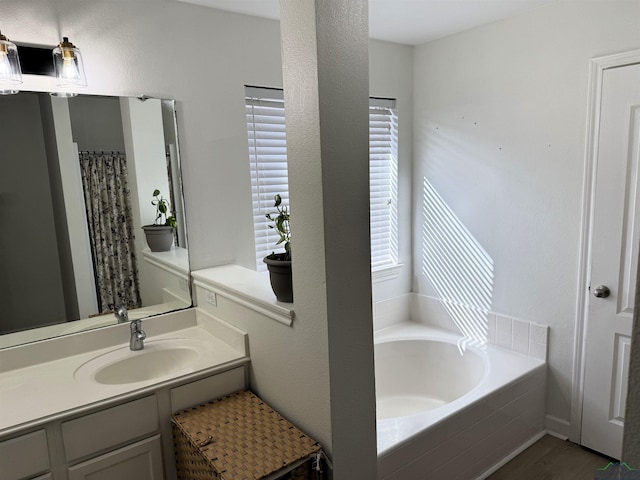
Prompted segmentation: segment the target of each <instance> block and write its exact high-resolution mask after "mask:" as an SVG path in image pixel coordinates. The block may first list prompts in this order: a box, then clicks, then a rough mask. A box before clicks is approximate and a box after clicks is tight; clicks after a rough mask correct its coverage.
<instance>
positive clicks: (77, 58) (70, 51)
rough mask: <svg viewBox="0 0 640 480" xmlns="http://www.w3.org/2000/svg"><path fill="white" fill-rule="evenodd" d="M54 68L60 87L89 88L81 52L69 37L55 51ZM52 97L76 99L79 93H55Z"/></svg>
mask: <svg viewBox="0 0 640 480" xmlns="http://www.w3.org/2000/svg"><path fill="white" fill-rule="evenodd" d="M53 67H54V69H55V73H56V77H57V78H58V86H59V87H62V88H68V89H76V88H79V87H86V86H87V78H86V77H85V75H84V65H83V63H82V56H81V55H80V50H78V48H76V46H75V45H74V44H73V43H71V42H70V41H69V39H68V38H67V37H64V38H63V39H62V42H60V44H59V45H58V46H57V47H56V48H54V49H53ZM52 95H55V96H58V97H74V96H76V95H77V93H76V92H75V91H74V90H63V91H60V92H54V93H52Z"/></svg>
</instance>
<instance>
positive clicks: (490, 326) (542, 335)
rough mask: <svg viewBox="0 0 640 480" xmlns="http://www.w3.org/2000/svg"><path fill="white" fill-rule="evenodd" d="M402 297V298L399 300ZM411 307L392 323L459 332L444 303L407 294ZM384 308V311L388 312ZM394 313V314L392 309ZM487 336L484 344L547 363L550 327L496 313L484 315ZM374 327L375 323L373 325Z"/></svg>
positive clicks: (390, 321) (386, 320)
mask: <svg viewBox="0 0 640 480" xmlns="http://www.w3.org/2000/svg"><path fill="white" fill-rule="evenodd" d="M400 298H403V297H400ZM409 298H410V308H409V312H410V314H409V316H408V317H404V318H402V317H395V321H396V323H397V322H401V321H404V320H406V319H407V318H410V319H411V320H413V321H415V322H420V323H423V324H426V325H430V326H433V327H438V328H442V329H445V330H449V331H451V332H458V331H459V329H458V327H457V326H456V324H455V322H454V321H453V320H452V318H451V316H450V315H449V313H448V312H447V309H446V308H445V307H444V303H445V301H444V300H440V299H437V298H433V297H428V296H426V295H419V294H416V293H412V294H410V295H409ZM389 310H390V309H389V308H386V309H385V310H384V311H385V312H388V311H389ZM394 311H397V309H396V310H394ZM483 315H485V316H486V321H487V325H486V336H487V343H490V344H493V345H498V346H500V347H502V348H506V349H507V350H513V351H514V352H518V353H522V354H523V355H528V356H530V357H533V358H537V359H539V360H547V354H548V353H547V352H548V339H549V327H548V326H547V325H542V324H539V323H535V322H530V321H528V320H523V319H518V318H513V317H509V316H507V315H501V314H499V313H496V312H487V313H486V314H483ZM384 320H385V323H384V326H389V325H391V324H393V321H394V320H392V319H390V318H388V316H387V317H385V319H384ZM374 324H375V322H374Z"/></svg>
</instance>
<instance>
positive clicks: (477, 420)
mask: <svg viewBox="0 0 640 480" xmlns="http://www.w3.org/2000/svg"><path fill="white" fill-rule="evenodd" d="M375 341H376V345H375V360H376V397H377V398H376V400H377V418H378V420H377V430H378V478H379V479H384V480H392V479H393V480H425V479H429V478H434V479H439V478H447V480H449V479H458V480H467V479H469V480H471V479H476V478H484V477H485V476H486V475H487V474H488V473H490V472H491V471H493V470H495V467H497V466H498V465H499V464H500V463H501V462H502V461H503V460H505V459H506V458H507V457H509V455H510V454H512V453H513V452H515V451H518V450H519V449H521V448H522V447H523V446H524V445H526V444H528V443H530V442H531V441H533V440H534V439H537V438H539V436H540V435H541V434H542V433H543V432H544V407H545V397H546V394H545V392H546V365H545V363H544V362H542V361H541V360H536V359H534V358H530V357H527V356H524V355H520V354H518V353H514V352H511V351H508V350H505V349H502V348H500V347H497V346H494V345H484V346H482V347H473V346H472V347H467V348H466V349H464V351H462V352H461V350H460V349H459V347H458V345H459V343H460V341H461V339H460V337H459V336H456V335H455V334H452V333H451V332H447V331H443V330H438V329H435V328H432V327H428V326H425V325H422V324H417V323H411V322H404V323H400V324H396V325H394V326H392V327H389V328H386V329H384V330H381V331H379V332H376V335H375Z"/></svg>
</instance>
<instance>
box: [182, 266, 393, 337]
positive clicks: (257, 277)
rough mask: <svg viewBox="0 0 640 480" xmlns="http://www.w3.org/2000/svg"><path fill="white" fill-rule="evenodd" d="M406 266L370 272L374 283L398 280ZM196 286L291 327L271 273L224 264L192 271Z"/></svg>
mask: <svg viewBox="0 0 640 480" xmlns="http://www.w3.org/2000/svg"><path fill="white" fill-rule="evenodd" d="M403 266H404V265H403V264H396V265H390V266H385V267H381V268H378V269H376V270H375V271H373V272H371V278H372V282H373V283H379V282H384V281H387V280H393V279H394V278H398V276H399V275H400V271H401V270H402V267H403ZM191 275H192V276H193V283H194V285H195V286H196V287H200V288H204V289H205V290H208V291H211V292H214V293H216V294H217V295H220V296H221V297H225V298H228V299H229V300H232V301H234V302H236V303H238V304H240V305H243V306H245V307H247V308H250V309H251V310H253V311H256V312H258V313H260V314H262V315H264V316H266V317H269V318H271V319H273V320H276V321H278V322H280V323H282V324H284V325H287V326H291V324H292V323H293V318H294V317H295V311H294V304H293V303H283V302H278V301H277V300H276V297H275V295H274V294H273V291H272V290H271V284H270V283H269V272H256V271H255V270H250V269H248V268H244V267H241V266H239V265H222V266H220V267H211V268H205V269H202V270H196V271H194V272H191Z"/></svg>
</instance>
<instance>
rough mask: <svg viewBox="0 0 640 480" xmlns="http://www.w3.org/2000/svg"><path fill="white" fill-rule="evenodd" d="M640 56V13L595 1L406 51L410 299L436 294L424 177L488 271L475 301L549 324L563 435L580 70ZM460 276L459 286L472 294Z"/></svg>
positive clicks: (555, 405) (553, 386)
mask: <svg viewBox="0 0 640 480" xmlns="http://www.w3.org/2000/svg"><path fill="white" fill-rule="evenodd" d="M638 47H640V2H638V1H615V2H606V1H593V2H558V3H556V4H554V5H551V6H548V7H544V8H540V9H537V10H534V11H531V12H529V13H526V14H524V15H521V16H519V17H516V18H512V19H509V20H504V21H500V22H496V23H494V24H491V25H487V26H485V27H481V28H476V29H474V30H471V31H468V32H465V33H461V34H458V35H453V36H451V37H448V38H445V39H442V40H439V41H435V42H431V43H429V44H426V45H423V46H420V47H416V49H415V57H414V61H415V75H414V89H415V90H414V98H415V104H414V126H415V130H414V154H415V159H414V162H415V163H414V183H413V186H414V202H415V211H414V254H415V257H414V263H413V266H414V275H415V280H414V285H413V286H414V289H415V291H417V292H418V293H422V294H426V295H432V296H438V294H437V291H436V290H435V289H434V286H433V284H432V283H431V282H430V281H429V280H428V279H427V278H426V276H425V274H424V273H423V271H422V260H423V256H424V254H423V251H422V245H423V231H422V227H423V225H424V223H425V220H424V217H423V214H422V205H423V194H424V184H423V181H424V178H427V179H428V181H429V182H430V184H431V185H432V186H433V190H434V191H435V192H437V194H438V195H439V196H440V197H441V200H442V203H443V204H445V205H447V206H448V207H449V208H450V209H451V211H452V212H453V214H454V215H455V217H457V220H455V221H454V223H457V222H458V221H459V223H460V225H463V226H464V227H466V229H468V231H469V233H470V235H471V236H472V237H473V238H474V239H475V240H474V241H471V240H468V239H467V242H468V243H470V244H476V245H480V246H481V247H482V248H483V249H484V250H485V251H486V253H487V254H488V255H489V256H490V257H491V259H492V261H493V274H492V275H488V278H490V281H488V282H485V284H484V285H483V288H482V291H481V292H475V293H476V294H478V295H480V294H483V293H486V294H488V295H489V298H490V308H491V309H492V310H494V311H496V312H499V313H502V314H506V315H510V316H514V317H520V318H523V319H527V320H532V321H536V322H541V323H546V324H549V325H550V326H551V337H550V372H549V373H550V375H549V390H548V391H549V394H548V405H547V412H548V414H549V415H551V416H552V417H555V418H556V419H559V420H560V424H563V422H566V421H569V419H570V414H571V408H570V407H571V405H570V404H571V375H572V362H573V348H574V335H575V322H576V301H577V289H578V285H577V276H578V255H579V252H578V249H579V241H580V233H581V225H580V219H581V213H582V211H581V209H582V194H583V171H584V150H585V131H586V116H587V113H586V106H587V76H588V65H589V59H590V58H592V57H596V56H601V55H606V54H611V53H615V52H621V51H626V50H631V49H635V48H638ZM424 196H426V197H427V198H428V199H429V200H430V203H431V204H433V203H438V202H440V200H437V201H436V200H434V198H436V196H435V195H434V194H433V192H431V193H429V194H426V195H424ZM474 242H477V243H474ZM472 263H473V262H472ZM465 276H470V278H473V274H471V273H465V271H464V270H461V271H460V273H459V275H458V278H457V279H455V280H456V281H458V282H459V283H458V285H465V286H466V288H469V289H473V286H472V285H473V284H474V283H475V284H477V282H469V283H465ZM457 288H460V287H457ZM471 298H473V297H471ZM470 303H473V301H471V302H470ZM476 306H477V305H476ZM564 425H565V426H566V424H564Z"/></svg>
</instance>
